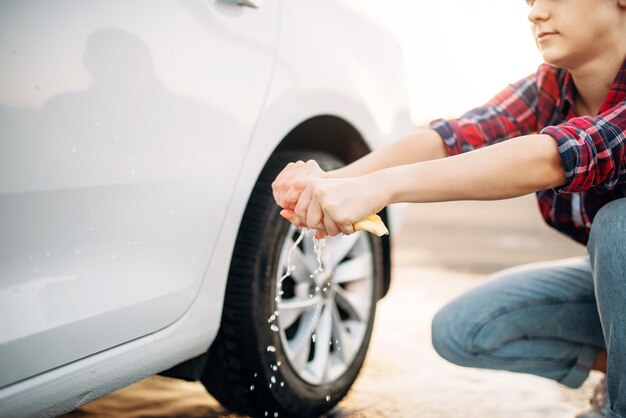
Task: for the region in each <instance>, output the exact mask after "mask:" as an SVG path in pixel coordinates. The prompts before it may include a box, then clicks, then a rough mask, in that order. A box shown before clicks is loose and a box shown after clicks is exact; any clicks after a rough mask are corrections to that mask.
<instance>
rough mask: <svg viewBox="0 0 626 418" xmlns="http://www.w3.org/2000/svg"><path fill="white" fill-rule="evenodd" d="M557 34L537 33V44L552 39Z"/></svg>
mask: <svg viewBox="0 0 626 418" xmlns="http://www.w3.org/2000/svg"><path fill="white" fill-rule="evenodd" d="M556 34H557V32H541V33H539V35H537V40H538V41H539V42H543V41H545V40H547V39H550V38H552V37H554V36H555V35H556Z"/></svg>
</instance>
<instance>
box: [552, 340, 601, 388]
mask: <svg viewBox="0 0 626 418" xmlns="http://www.w3.org/2000/svg"><path fill="white" fill-rule="evenodd" d="M599 352H600V350H599V349H598V348H596V347H592V346H589V345H586V346H584V347H583V348H582V350H580V354H579V355H578V359H577V360H576V364H575V365H574V367H572V369H571V370H570V371H569V373H568V374H567V375H565V377H564V378H563V379H561V380H559V383H561V384H563V385H565V386H567V387H570V388H579V387H580V386H581V385H582V384H583V383H584V381H585V380H587V377H588V376H589V371H590V370H591V366H593V363H594V362H595V361H596V358H597V357H598V353H599Z"/></svg>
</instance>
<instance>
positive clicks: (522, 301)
mask: <svg viewBox="0 0 626 418" xmlns="http://www.w3.org/2000/svg"><path fill="white" fill-rule="evenodd" d="M588 251H589V257H584V258H572V259H568V260H562V261H558V262H548V263H538V264H532V265H529V266H523V267H518V268H513V269H508V270H505V271H503V272H501V273H498V274H496V275H495V276H494V277H492V278H491V279H490V280H488V281H486V282H485V283H483V284H482V285H480V286H478V287H476V288H474V289H473V290H470V291H469V292H467V293H465V294H463V295H461V296H460V297H458V298H456V299H454V300H453V301H451V302H450V303H449V304H447V305H446V306H444V307H443V308H442V309H441V310H440V311H439V312H438V313H437V314H436V315H435V317H434V319H433V323H432V338H433V345H434V347H435V349H436V350H437V352H438V353H439V354H440V355H441V356H442V357H444V358H445V359H447V360H449V361H451V362H453V363H456V364H459V365H461V366H467V367H480V368H486V369H498V370H510V371H514V372H522V373H532V374H535V375H538V376H543V377H547V378H549V379H553V380H556V381H557V382H560V383H562V384H564V385H566V386H569V387H574V388H575V387H579V386H580V385H581V384H582V383H583V382H584V380H585V379H586V378H587V376H588V374H589V370H590V368H591V366H592V365H593V363H594V361H595V359H596V357H597V355H598V352H599V351H600V350H601V349H603V348H606V349H607V353H608V371H607V385H608V389H609V400H610V404H611V412H610V413H609V414H608V415H607V416H608V417H622V418H626V199H619V200H616V201H613V202H611V203H609V204H608V205H606V206H604V207H603V208H602V209H601V210H600V211H599V212H598V214H597V215H596V217H595V219H594V222H593V226H592V228H591V237H590V240H589V244H588Z"/></svg>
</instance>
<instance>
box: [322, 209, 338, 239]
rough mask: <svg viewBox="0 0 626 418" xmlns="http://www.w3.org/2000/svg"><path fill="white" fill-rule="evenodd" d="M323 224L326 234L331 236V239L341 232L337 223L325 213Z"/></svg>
mask: <svg viewBox="0 0 626 418" xmlns="http://www.w3.org/2000/svg"><path fill="white" fill-rule="evenodd" d="M323 222H324V230H325V232H326V233H327V234H328V235H330V236H331V237H334V236H335V235H337V234H338V233H339V232H340V229H339V227H338V226H337V224H336V223H335V221H333V220H332V218H331V217H330V216H328V214H326V213H324V218H323Z"/></svg>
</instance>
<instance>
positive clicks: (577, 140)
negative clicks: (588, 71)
mask: <svg viewBox="0 0 626 418" xmlns="http://www.w3.org/2000/svg"><path fill="white" fill-rule="evenodd" d="M625 132H626V101H622V102H621V103H618V104H617V105H615V106H614V107H612V108H610V109H608V110H605V111H604V112H602V113H600V114H599V115H598V116H596V117H589V116H584V117H578V118H573V119H570V120H568V121H567V122H566V123H562V124H560V125H556V126H548V127H546V128H544V129H542V130H541V133H543V134H547V135H550V136H551V137H553V138H554V139H555V140H556V141H557V144H558V147H559V154H560V155H561V161H562V163H563V168H564V169H565V176H566V179H567V182H566V184H565V185H564V186H562V187H561V188H559V189H557V190H559V191H568V192H580V191H584V190H588V189H589V188H591V187H594V186H603V187H606V188H612V187H614V186H615V185H617V184H626V149H625V148H626V133H625Z"/></svg>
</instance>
